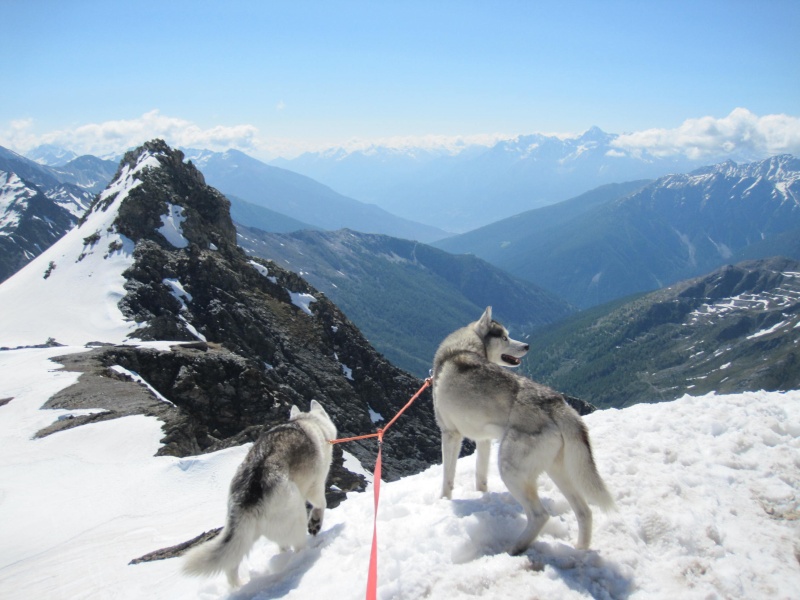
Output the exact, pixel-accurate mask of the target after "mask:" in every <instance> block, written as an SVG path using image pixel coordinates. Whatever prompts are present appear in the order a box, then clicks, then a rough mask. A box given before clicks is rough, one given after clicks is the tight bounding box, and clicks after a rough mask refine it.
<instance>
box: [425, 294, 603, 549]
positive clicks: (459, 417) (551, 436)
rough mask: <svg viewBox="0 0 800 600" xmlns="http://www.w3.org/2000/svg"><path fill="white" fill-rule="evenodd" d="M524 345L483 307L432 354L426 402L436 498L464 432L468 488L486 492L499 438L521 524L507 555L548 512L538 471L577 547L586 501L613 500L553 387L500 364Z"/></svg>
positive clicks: (582, 538)
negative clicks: (471, 448)
mask: <svg viewBox="0 0 800 600" xmlns="http://www.w3.org/2000/svg"><path fill="white" fill-rule="evenodd" d="M527 351H528V345H527V344H525V343H523V342H518V341H515V340H512V339H510V338H509V337H508V331H507V330H506V329H505V327H503V326H502V325H501V324H500V323H498V322H496V321H493V320H492V308H491V307H488V308H487V309H486V311H485V312H484V313H483V315H482V316H481V318H480V319H479V320H478V321H476V322H474V323H471V324H470V325H467V326H466V327H462V328H461V329H458V330H457V331H455V332H453V333H451V334H450V335H449V336H448V337H447V338H445V340H444V341H443V342H442V344H441V345H440V346H439V349H438V350H437V351H436V355H435V357H434V359H433V405H434V411H435V413H436V421H437V423H438V424H439V428H440V429H441V431H442V463H443V465H444V480H443V483H442V496H443V497H445V498H450V497H452V493H453V482H454V479H455V471H456V460H457V459H458V454H459V451H460V449H461V441H462V439H463V438H464V437H467V438H469V439H471V440H474V441H475V442H476V444H477V467H476V486H477V489H478V490H479V491H486V477H487V471H488V466H489V451H490V449H491V443H492V440H493V439H499V440H500V449H499V457H498V464H499V470H500V476H501V478H502V479H503V483H505V484H506V487H508V490H509V491H510V492H511V494H512V495H513V496H514V498H516V499H517V501H518V502H519V503H520V504H521V505H522V507H523V508H524V509H525V514H526V516H527V518H528V524H527V527H526V528H525V530H524V531H523V532H522V534H521V535H520V537H519V539H518V540H517V542H516V544H515V545H514V547H513V550H512V553H514V554H519V553H522V552H524V551H525V550H526V549H527V548H528V547H529V546H530V544H531V543H532V542H533V540H534V539H536V536H537V535H539V532H540V531H541V530H542V527H544V524H545V523H546V522H547V519H548V518H549V515H548V514H547V512H546V511H545V509H544V507H543V506H542V503H541V502H540V500H539V495H538V492H537V487H536V480H537V479H538V477H539V474H540V473H542V472H543V471H544V472H546V473H547V474H548V475H549V476H550V478H551V479H552V480H553V482H554V483H555V484H556V485H557V486H558V488H559V489H560V490H561V492H562V493H563V494H564V496H565V497H566V499H567V501H568V502H569V504H570V506H571V507H572V510H573V511H574V512H575V516H576V517H577V519H578V532H579V533H578V547H579V548H588V547H589V544H590V542H591V538H592V511H591V509H590V508H589V506H588V504H587V502H586V501H587V500H590V501H592V502H594V503H596V504H598V505H600V506H601V507H603V508H606V509H608V508H612V507H613V506H614V501H613V499H612V498H611V495H610V494H609V493H608V490H607V489H606V486H605V484H604V483H603V480H602V479H601V478H600V475H599V474H598V472H597V468H596V467H595V463H594V459H593V457H592V449H591V446H590V444H589V435H588V433H587V430H586V426H585V425H584V423H583V421H582V420H581V418H580V416H579V415H578V413H577V412H575V411H574V410H573V409H572V408H571V407H570V406H569V405H568V404H567V403H566V401H565V399H564V396H563V395H561V394H559V393H558V392H556V391H554V390H552V389H550V388H548V387H545V386H543V385H540V384H538V383H536V382H534V381H531V380H530V379H527V378H526V377H522V376H520V375H517V374H516V373H512V372H511V371H509V370H507V369H504V368H502V367H503V366H505V367H516V366H519V364H520V360H519V359H520V358H521V357H523V356H524V355H525V354H526V353H527Z"/></svg>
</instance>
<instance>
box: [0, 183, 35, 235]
mask: <svg viewBox="0 0 800 600" xmlns="http://www.w3.org/2000/svg"><path fill="white" fill-rule="evenodd" d="M35 195H36V190H34V189H32V188H29V187H28V186H27V185H25V183H24V182H23V181H22V180H21V179H20V178H19V177H18V176H17V175H16V174H15V173H7V172H5V171H0V230H3V231H4V232H9V231H11V230H14V229H16V227H17V225H18V224H19V218H20V214H21V213H22V212H24V211H25V209H26V207H27V206H28V200H30V199H31V198H32V197H33V196H35Z"/></svg>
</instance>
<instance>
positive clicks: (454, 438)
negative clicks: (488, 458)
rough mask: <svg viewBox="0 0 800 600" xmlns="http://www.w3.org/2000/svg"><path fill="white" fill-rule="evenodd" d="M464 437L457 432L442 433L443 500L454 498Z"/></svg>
mask: <svg viewBox="0 0 800 600" xmlns="http://www.w3.org/2000/svg"><path fill="white" fill-rule="evenodd" d="M462 439H463V438H462V436H461V434H460V433H458V432H457V431H442V467H443V469H442V471H443V479H442V498H452V497H453V485H455V479H456V462H458V454H459V452H461V441H462Z"/></svg>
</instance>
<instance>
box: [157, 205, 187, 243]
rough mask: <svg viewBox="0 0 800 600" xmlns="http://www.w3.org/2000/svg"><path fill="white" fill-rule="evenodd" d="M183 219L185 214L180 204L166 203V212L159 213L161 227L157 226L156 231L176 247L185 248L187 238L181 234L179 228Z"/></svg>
mask: <svg viewBox="0 0 800 600" xmlns="http://www.w3.org/2000/svg"><path fill="white" fill-rule="evenodd" d="M185 220H186V216H185V215H184V209H183V207H182V206H180V205H178V204H170V203H167V214H165V215H161V227H159V228H158V232H159V233H160V234H161V235H163V236H164V237H165V238H166V239H167V241H168V242H169V243H170V244H172V245H173V246H175V247H176V248H186V247H187V246H188V245H189V240H187V239H186V238H185V237H184V236H183V229H182V228H181V227H182V225H183V222H184V221H185Z"/></svg>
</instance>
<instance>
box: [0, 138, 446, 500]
mask: <svg viewBox="0 0 800 600" xmlns="http://www.w3.org/2000/svg"><path fill="white" fill-rule="evenodd" d="M161 340H167V341H169V342H170V343H171V344H177V346H176V349H175V350H170V346H169V345H167V346H166V351H165V350H164V347H163V346H164V345H162V346H161V347H159V349H155V350H154V349H152V348H147V347H144V348H140V347H139V346H140V341H152V342H156V341H161ZM95 342H97V343H102V344H127V345H126V346H114V347H110V348H109V347H101V348H100V349H99V350H97V351H96V352H95V353H94V354H91V357H89V358H85V359H83V358H82V359H81V360H85V362H86V364H88V365H89V366H86V365H84V366H82V367H81V368H82V369H86V370H87V371H90V370H97V369H99V371H100V373H105V368H104V367H107V366H108V365H110V364H116V365H120V366H121V367H122V368H123V369H125V370H126V371H130V372H135V373H137V374H138V376H141V377H143V378H144V379H145V380H146V381H148V382H150V383H151V385H152V387H153V389H155V390H158V392H159V394H161V395H162V396H163V397H165V398H167V399H169V400H170V401H171V402H172V403H173V404H175V405H176V407H177V408H176V410H178V411H179V414H177V416H173V417H171V418H172V419H173V420H172V421H170V423H172V424H171V425H170V426H169V431H170V434H169V436H168V437H170V439H173V440H175V441H174V443H173V444H172V446H171V448H172V449H171V452H173V453H176V454H179V455H186V454H190V453H197V452H200V451H201V450H204V449H207V448H209V447H215V446H217V445H220V444H222V445H232V444H235V443H243V442H244V441H247V440H248V439H250V438H249V437H248V435H249V434H247V433H244V432H247V431H250V434H252V433H253V430H252V428H253V427H256V428H260V427H262V426H264V425H265V424H269V423H275V422H278V421H283V420H284V419H285V414H284V413H285V411H287V410H288V408H289V407H290V406H291V405H292V404H297V405H298V406H303V407H307V406H308V404H309V402H310V401H311V400H312V399H317V400H319V401H320V402H322V403H323V405H324V406H325V407H326V409H327V410H328V411H329V412H330V413H331V414H334V415H337V417H338V419H337V424H338V426H339V430H340V432H342V433H347V432H348V431H349V432H351V434H354V433H356V432H360V431H361V430H363V429H364V428H369V427H371V425H372V419H371V416H370V415H371V414H372V413H375V412H377V413H381V414H389V413H390V412H392V411H393V410H394V409H395V407H398V406H402V404H404V403H405V402H406V401H407V399H408V397H409V396H410V395H411V393H413V392H414V391H416V389H417V388H418V387H419V385H420V382H419V381H418V380H417V379H415V378H414V377H411V376H410V375H408V374H407V373H404V372H403V371H401V370H399V369H397V368H396V367H394V366H392V365H391V364H389V363H388V362H387V361H386V360H385V359H384V358H383V357H382V356H380V355H379V354H378V353H377V352H375V350H374V349H373V348H372V347H371V346H370V345H369V343H368V342H367V341H366V340H365V339H364V337H363V336H362V334H361V333H360V332H359V331H358V330H357V329H356V327H355V326H354V325H353V324H352V323H351V322H350V321H349V320H348V319H347V318H346V317H345V316H344V315H343V314H342V313H341V311H340V310H339V309H338V308H337V307H336V306H334V305H333V304H332V303H331V302H330V301H329V300H328V299H327V298H326V297H325V296H324V295H323V294H320V293H318V292H317V291H316V290H314V289H313V288H312V287H310V286H309V285H308V284H307V283H306V282H305V281H304V280H302V279H301V278H300V277H299V276H297V275H296V274H294V273H291V272H288V271H285V270H283V269H281V268H280V267H278V266H277V265H275V264H274V263H271V262H268V261H262V260H258V259H254V258H251V257H247V256H246V255H245V253H244V252H243V251H242V250H241V249H240V248H239V247H238V246H237V236H236V229H235V227H234V225H233V222H232V220H231V217H230V213H229V203H228V201H227V200H226V199H225V197H224V196H223V195H222V194H221V193H220V192H218V191H217V190H216V189H214V188H211V187H209V186H207V185H206V184H205V181H204V178H203V175H202V174H201V173H200V172H199V171H198V170H197V169H196V168H195V167H194V166H193V165H191V164H189V163H185V162H184V161H183V154H182V153H181V152H180V151H176V150H173V149H171V148H169V147H168V146H167V145H166V144H165V143H164V142H162V141H160V140H156V141H153V142H148V143H147V144H145V145H144V146H142V147H141V148H139V149H137V150H136V151H132V152H129V153H127V154H126V155H125V157H124V158H123V160H122V162H121V163H120V167H119V169H118V172H117V175H116V176H115V178H114V180H113V181H112V182H111V183H110V184H109V186H108V187H107V188H106V189H105V190H104V191H103V192H102V193H101V194H100V195H99V196H98V197H97V199H96V201H95V202H94V204H93V205H92V206H91V208H90V209H89V210H88V211H87V213H86V215H85V216H84V217H83V218H82V219H81V221H80V223H79V224H78V225H77V226H76V227H75V228H73V229H72V230H70V231H69V232H68V233H67V234H66V235H64V236H63V237H62V238H61V239H60V240H59V241H58V242H56V243H55V244H53V245H52V246H51V247H50V248H48V249H47V250H45V251H44V252H43V253H42V254H41V255H39V256H38V257H37V258H36V259H34V260H33V261H32V262H30V263H29V264H28V265H27V266H26V267H25V268H23V269H22V270H21V271H19V272H17V273H16V274H15V275H14V276H12V277H11V278H9V279H8V280H6V281H5V282H3V283H2V285H0V346H3V347H6V348H8V347H27V346H33V345H48V344H49V345H52V344H56V343H57V344H66V345H68V346H70V347H73V348H75V347H78V348H82V349H84V350H85V349H86V345H87V344H91V343H95ZM180 342H187V343H190V344H197V347H198V348H200V349H199V350H198V349H197V348H195V347H194V346H193V347H192V348H194V349H193V350H186V349H181V348H180ZM98 361H99V363H100V366H98ZM106 375H107V373H106ZM106 396H107V395H105V394H97V393H95V394H93V395H92V394H91V393H90V399H89V400H82V401H80V402H82V403H81V406H82V407H87V408H88V407H94V408H106V409H107V410H109V411H111V413H112V414H116V415H117V416H119V415H120V414H126V413H124V411H122V408H120V407H119V406H106V405H103V406H98V405H97V403H98V402H101V403H108V402H113V399H103V398H106ZM67 402H68V403H69V402H71V400H67ZM93 403H94V404H93ZM145 412H146V411H145ZM175 423H177V424H175ZM407 427H408V428H409V429H408V430H406V428H407ZM433 427H434V425H433V417H432V409H431V407H430V404H429V403H428V404H427V405H424V404H423V405H421V407H420V408H419V409H418V410H417V411H416V414H411V415H410V418H409V419H407V420H406V421H405V422H404V424H403V425H401V426H400V428H399V429H398V433H399V434H400V436H401V439H404V440H405V442H404V444H403V448H402V450H400V451H399V452H398V453H397V455H396V457H395V458H392V459H390V460H389V461H388V462H387V464H386V468H387V475H388V476H389V477H391V478H394V477H397V476H399V475H400V474H403V473H410V472H417V471H419V470H420V469H421V468H424V467H425V466H427V465H428V464H430V462H432V460H433V458H434V456H435V455H436V454H437V452H438V441H437V440H436V439H435V436H434V432H433ZM412 432H413V433H412ZM351 451H352V452H353V454H354V455H356V456H360V457H364V458H369V457H370V456H373V455H374V452H375V447H374V444H369V443H365V444H362V445H359V444H355V445H354V446H353V448H351ZM338 487H339V488H340V489H345V488H343V487H342V486H341V485H339V486H338Z"/></svg>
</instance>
